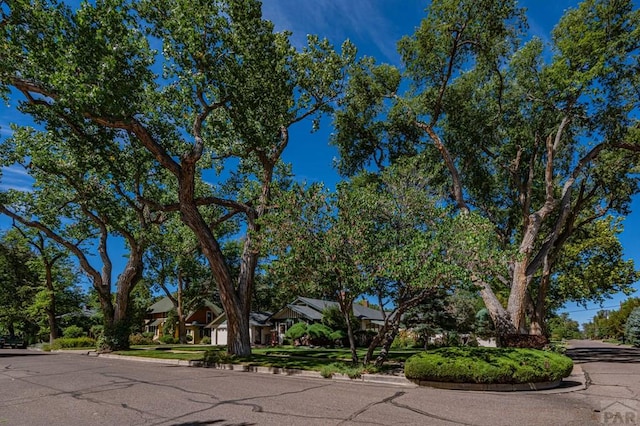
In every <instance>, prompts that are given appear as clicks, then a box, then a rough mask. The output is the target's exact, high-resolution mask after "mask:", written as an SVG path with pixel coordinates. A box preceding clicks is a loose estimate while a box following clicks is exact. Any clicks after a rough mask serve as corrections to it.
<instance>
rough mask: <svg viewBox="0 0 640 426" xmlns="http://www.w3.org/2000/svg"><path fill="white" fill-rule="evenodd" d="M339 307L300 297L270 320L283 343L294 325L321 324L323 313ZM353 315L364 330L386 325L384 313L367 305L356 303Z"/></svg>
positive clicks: (326, 301) (324, 301)
mask: <svg viewBox="0 0 640 426" xmlns="http://www.w3.org/2000/svg"><path fill="white" fill-rule="evenodd" d="M339 307H340V305H339V304H338V302H333V301H329V300H321V299H311V298H308V297H298V298H297V299H296V300H294V301H293V302H292V303H289V304H288V305H287V306H285V307H284V308H282V309H281V310H280V311H278V312H276V313H275V314H273V315H272V316H271V318H270V320H271V322H272V323H273V324H274V326H275V331H276V333H275V334H276V338H277V342H279V343H281V342H282V340H283V338H284V334H285V333H286V332H287V330H288V329H289V327H291V326H292V325H293V324H295V323H297V322H300V321H303V322H306V323H309V324H311V323H315V322H320V321H322V314H323V311H325V310H326V309H329V308H339ZM353 315H354V316H355V317H356V318H358V319H359V320H360V327H361V329H362V330H378V329H380V327H382V326H383V325H384V316H383V314H382V312H380V311H379V310H377V309H372V308H369V307H368V306H365V305H361V304H358V303H354V304H353Z"/></svg>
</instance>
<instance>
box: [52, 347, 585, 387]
mask: <svg viewBox="0 0 640 426" xmlns="http://www.w3.org/2000/svg"><path fill="white" fill-rule="evenodd" d="M55 352H60V353H73V354H78V355H85V356H95V357H101V358H108V359H122V360H126V361H137V362H149V363H155V364H165V365H176V366H182V367H196V368H214V369H217V370H226V371H237V372H244V373H259V374H281V375H286V376H291V377H306V378H314V379H329V378H327V377H323V376H322V375H321V374H320V372H318V371H310V370H298V369H294V368H280V367H260V366H252V365H244V364H215V365H205V364H204V363H203V362H202V361H188V360H181V359H160V358H145V357H139V356H128V355H116V354H108V353H106V354H99V353H97V352H96V351H65V350H61V351H55ZM330 379H332V380H338V381H345V382H354V383H373V384H384V385H392V386H404V387H414V388H415V387H419V386H428V387H433V388H437V389H448V390H466V391H482V392H486V391H494V392H513V391H518V392H535V393H552V394H553V393H567V392H575V391H580V390H585V389H586V388H587V386H588V385H587V379H586V376H585V373H584V372H583V371H582V368H581V367H580V366H579V365H577V364H576V365H574V366H573V371H572V372H571V375H570V376H569V377H567V378H566V379H563V380H560V381H558V382H545V383H526V384H522V385H491V386H488V385H482V384H475V385H474V384H467V383H443V382H426V381H420V382H417V383H416V382H413V381H411V380H409V379H407V378H406V377H404V376H392V375H387V374H363V375H362V376H360V377H358V378H354V379H352V378H350V377H349V376H347V375H346V374H340V373H334V374H333V376H332V377H330Z"/></svg>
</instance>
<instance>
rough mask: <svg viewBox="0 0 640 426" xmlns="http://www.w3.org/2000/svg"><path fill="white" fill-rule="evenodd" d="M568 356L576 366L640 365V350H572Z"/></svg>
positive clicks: (568, 351)
mask: <svg viewBox="0 0 640 426" xmlns="http://www.w3.org/2000/svg"><path fill="white" fill-rule="evenodd" d="M566 355H567V356H568V357H570V358H571V359H573V362H575V363H576V364H583V363H585V362H622V363H640V348H629V347H613V348H571V349H567V353H566Z"/></svg>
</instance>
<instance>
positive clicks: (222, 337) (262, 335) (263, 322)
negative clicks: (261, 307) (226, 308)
mask: <svg viewBox="0 0 640 426" xmlns="http://www.w3.org/2000/svg"><path fill="white" fill-rule="evenodd" d="M270 316H271V313H270V312H250V313H249V338H250V339H251V343H252V344H254V345H268V344H269V343H270V342H271V333H272V328H273V327H272V324H271V322H270V321H269V317H270ZM205 328H206V329H208V330H209V333H210V335H211V344H212V345H216V346H218V345H223V346H224V345H226V344H227V315H226V314H225V313H222V314H220V315H219V316H218V317H217V318H215V319H214V320H213V321H211V322H210V323H208V324H207V325H206V327H205Z"/></svg>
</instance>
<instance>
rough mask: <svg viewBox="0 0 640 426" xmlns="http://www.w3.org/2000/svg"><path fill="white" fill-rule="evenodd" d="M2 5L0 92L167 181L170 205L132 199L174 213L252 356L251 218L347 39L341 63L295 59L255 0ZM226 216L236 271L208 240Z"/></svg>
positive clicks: (276, 181) (326, 92)
mask: <svg viewBox="0 0 640 426" xmlns="http://www.w3.org/2000/svg"><path fill="white" fill-rule="evenodd" d="M2 7H3V9H2V20H3V22H2V26H1V27H0V35H1V37H2V39H1V41H0V43H2V46H3V48H2V50H1V51H0V93H3V94H4V97H5V98H8V97H10V98H12V99H17V98H18V95H20V96H21V99H22V100H21V102H20V108H21V109H22V110H23V111H24V112H26V113H29V114H31V115H32V116H34V118H35V119H36V120H37V121H40V122H43V123H50V122H51V121H52V120H56V121H57V123H59V125H60V128H66V129H68V130H69V131H73V130H74V129H75V126H76V125H78V124H82V125H83V126H84V125H87V126H89V125H90V126H93V127H95V128H96V131H98V132H104V133H107V134H109V135H110V136H111V140H110V141H109V142H116V143H117V145H118V146H119V147H120V148H122V149H130V150H132V151H133V152H137V153H138V154H139V155H149V156H151V157H152V158H153V160H154V161H155V162H156V165H157V166H158V168H161V169H162V170H163V171H164V172H166V173H168V174H169V175H170V176H171V179H170V180H169V181H167V180H162V182H163V183H164V185H167V186H166V187H167V188H170V189H173V190H175V193H176V194H177V195H176V196H175V197H174V199H173V200H166V199H163V198H162V197H159V196H158V197H154V196H148V195H147V194H140V195H141V196H140V197H139V198H138V200H137V201H140V202H143V203H144V204H145V206H146V208H147V209H148V210H157V211H164V212H179V213H180V217H181V220H182V221H183V222H184V223H185V224H186V225H187V226H188V227H189V228H190V229H191V230H192V232H193V233H194V235H195V236H196V238H197V240H198V243H199V245H200V247H201V249H202V252H203V254H204V256H205V257H206V258H207V260H208V263H209V267H210V270H211V275H212V278H213V280H214V281H215V283H216V285H217V286H218V289H219V293H220V298H221V302H222V305H223V307H224V310H225V313H226V315H227V321H228V325H229V329H228V330H229V339H228V340H229V341H228V348H227V349H228V351H229V353H231V354H235V355H240V356H247V355H249V354H250V353H251V342H250V338H249V311H250V308H251V306H250V304H251V298H252V295H253V286H254V279H255V273H256V268H257V265H258V260H259V258H260V256H261V253H260V251H259V250H258V249H257V247H256V244H255V240H254V239H255V236H256V234H259V233H260V231H261V229H260V226H259V218H260V217H262V216H263V215H264V214H265V212H266V211H267V210H268V209H270V208H272V207H273V206H272V205H271V191H272V189H273V187H274V186H276V185H280V184H282V185H286V184H287V179H286V178H287V177H288V173H289V172H288V168H287V167H285V166H283V164H282V163H281V155H282V153H283V151H284V150H285V149H286V147H287V145H288V144H289V142H290V140H289V139H290V138H289V129H290V127H291V126H292V125H294V124H295V123H299V122H303V121H309V122H310V127H311V128H316V127H317V125H318V123H319V119H320V117H321V116H322V115H323V114H325V113H329V112H331V110H332V107H333V106H334V104H335V103H336V102H337V101H338V100H339V98H340V96H341V92H342V87H343V85H344V80H345V72H346V69H347V68H348V67H349V66H350V64H351V63H352V62H353V61H354V57H355V48H354V47H353V46H352V45H351V44H349V43H345V44H344V45H343V46H342V52H341V53H338V52H336V50H335V49H334V48H333V46H331V45H330V44H329V43H328V42H327V41H326V40H321V39H320V38H318V37H315V36H309V37H308V44H307V46H305V47H304V48H302V49H300V50H297V49H295V48H294V47H292V46H291V43H290V41H289V34H288V33H275V32H274V26H273V24H272V23H271V22H268V21H265V20H263V19H262V13H261V5H260V3H259V2H258V1H255V0H217V1H209V2H197V3H194V2H191V1H184V0H178V1H174V0H172V1H168V0H153V1H151V0H147V1H140V2H126V1H119V0H99V1H97V2H95V3H88V2H86V3H82V4H81V5H80V7H79V8H78V9H77V10H72V9H71V8H69V7H68V6H67V5H65V4H59V3H57V2H49V1H38V2H36V3H33V2H27V1H22V0H9V1H7V2H3V5H2ZM152 46H158V50H154V49H153V48H152ZM9 88H12V89H13V91H10V90H9ZM106 143H108V142H107V141H104V140H90V141H87V142H86V143H84V144H82V146H80V147H78V149H79V150H80V151H82V152H85V151H86V149H85V148H86V147H87V146H90V147H91V150H93V151H96V150H100V148H101V147H102V146H103V145H104V144H106ZM141 151H143V152H144V153H145V154H142V153H141ZM205 171H206V173H205ZM205 175H206V176H207V177H206V182H205V177H204V176H205ZM203 182H204V184H203ZM205 189H207V190H206V191H204V190H205ZM203 191H204V192H203ZM205 206H217V207H218V208H219V211H220V213H219V215H218V216H217V217H216V218H215V219H213V220H207V219H208V217H207V215H204V214H203V212H202V208H204V207H205ZM148 210H146V211H148ZM234 218H237V219H239V220H241V222H242V225H243V226H242V228H241V229H242V230H243V231H242V232H243V234H244V236H243V238H242V244H243V245H242V250H241V257H240V259H241V262H240V266H241V267H240V269H239V270H238V271H237V273H235V274H234V271H233V268H232V267H231V266H230V264H229V261H228V259H227V258H226V257H225V253H224V251H223V248H222V246H223V244H222V243H223V242H222V241H221V240H220V239H219V238H218V235H217V229H218V227H219V226H220V225H221V224H222V223H224V222H226V221H227V220H231V219H234Z"/></svg>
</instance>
